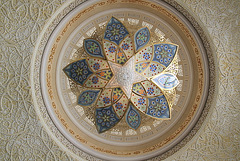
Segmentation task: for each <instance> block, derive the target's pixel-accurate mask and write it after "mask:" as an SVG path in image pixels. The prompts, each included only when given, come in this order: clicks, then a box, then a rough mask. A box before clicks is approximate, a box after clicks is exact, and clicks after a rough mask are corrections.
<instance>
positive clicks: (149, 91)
mask: <svg viewBox="0 0 240 161" xmlns="http://www.w3.org/2000/svg"><path fill="white" fill-rule="evenodd" d="M153 92H154V89H153V88H152V87H150V88H148V89H147V93H148V94H149V95H152V94H153Z"/></svg>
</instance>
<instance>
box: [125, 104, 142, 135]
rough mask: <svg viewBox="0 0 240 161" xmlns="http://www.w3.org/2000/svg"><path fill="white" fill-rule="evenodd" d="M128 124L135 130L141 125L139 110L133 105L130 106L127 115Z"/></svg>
mask: <svg viewBox="0 0 240 161" xmlns="http://www.w3.org/2000/svg"><path fill="white" fill-rule="evenodd" d="M126 122H127V124H128V125H129V126H130V127H131V128H133V129H135V130H136V129H137V128H138V127H139V125H140V124H141V116H140V114H139V112H138V110H137V109H136V108H135V107H134V106H133V105H132V104H129V107H128V110H127V113H126Z"/></svg>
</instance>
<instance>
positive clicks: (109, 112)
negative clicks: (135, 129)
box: [95, 106, 119, 133]
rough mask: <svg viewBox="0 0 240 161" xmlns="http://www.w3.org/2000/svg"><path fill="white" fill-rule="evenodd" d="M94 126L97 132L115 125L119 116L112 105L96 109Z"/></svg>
mask: <svg viewBox="0 0 240 161" xmlns="http://www.w3.org/2000/svg"><path fill="white" fill-rule="evenodd" d="M95 115H96V127H97V131H98V132H99V133H102V132H104V131H107V130H109V129H111V128H112V127H113V126H115V125H116V124H117V123H118V121H119V118H118V117H117V114H116V113H115V112H114V110H113V107H112V106H110V107H104V108H97V109H96V113H95Z"/></svg>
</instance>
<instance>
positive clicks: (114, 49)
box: [108, 46, 116, 53]
mask: <svg viewBox="0 0 240 161" xmlns="http://www.w3.org/2000/svg"><path fill="white" fill-rule="evenodd" d="M108 51H109V52H110V53H114V52H115V51H116V48H115V47H114V46H110V47H109V48H108Z"/></svg>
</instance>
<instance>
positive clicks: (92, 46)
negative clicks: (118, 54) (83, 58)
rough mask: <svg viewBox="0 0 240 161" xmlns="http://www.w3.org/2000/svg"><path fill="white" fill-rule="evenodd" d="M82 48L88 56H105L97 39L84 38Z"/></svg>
mask: <svg viewBox="0 0 240 161" xmlns="http://www.w3.org/2000/svg"><path fill="white" fill-rule="evenodd" d="M84 49H85V51H86V52H87V53H88V54H89V55H90V56H93V57H99V58H105V56H104V54H103V50H102V47H101V45H100V43H99V42H98V41H97V40H94V39H85V40H84Z"/></svg>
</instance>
